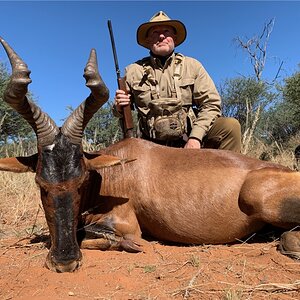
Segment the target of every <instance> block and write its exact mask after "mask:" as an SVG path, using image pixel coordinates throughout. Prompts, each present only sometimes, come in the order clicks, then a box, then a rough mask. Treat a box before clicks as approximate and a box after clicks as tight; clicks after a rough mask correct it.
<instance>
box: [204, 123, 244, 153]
mask: <svg viewBox="0 0 300 300" xmlns="http://www.w3.org/2000/svg"><path fill="white" fill-rule="evenodd" d="M202 148H213V149H222V150H231V151H235V152H241V125H240V123H239V121H238V120H236V119H234V118H226V117H219V118H218V119H217V120H216V121H215V122H214V123H213V125H212V127H211V128H210V130H209V131H208V133H207V134H206V136H205V137H204V138H203V141H202Z"/></svg>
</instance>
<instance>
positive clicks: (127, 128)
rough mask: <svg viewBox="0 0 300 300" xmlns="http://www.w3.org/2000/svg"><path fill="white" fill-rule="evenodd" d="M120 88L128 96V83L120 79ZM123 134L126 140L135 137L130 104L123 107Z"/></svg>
mask: <svg viewBox="0 0 300 300" xmlns="http://www.w3.org/2000/svg"><path fill="white" fill-rule="evenodd" d="M118 87H119V89H120V90H122V91H124V92H125V93H126V94H127V89H126V83H125V80H124V78H122V77H119V78H118ZM122 110H123V133H124V137H125V138H131V137H133V120H132V113H131V107H130V104H129V105H126V106H123V109H122Z"/></svg>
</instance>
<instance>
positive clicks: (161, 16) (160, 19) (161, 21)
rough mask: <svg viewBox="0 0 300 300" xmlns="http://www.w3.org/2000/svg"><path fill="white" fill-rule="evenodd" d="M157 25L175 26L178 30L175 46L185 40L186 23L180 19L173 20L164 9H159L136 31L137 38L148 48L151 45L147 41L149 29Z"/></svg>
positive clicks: (139, 42)
mask: <svg viewBox="0 0 300 300" xmlns="http://www.w3.org/2000/svg"><path fill="white" fill-rule="evenodd" d="M156 25H168V26H172V27H174V29H175V30H176V41H175V46H178V45H180V44H181V43H183V42H184V40H185V38H186V28H185V26H184V24H183V23H182V22H180V21H178V20H171V19H170V18H169V17H168V16H167V15H166V13H164V12H163V11H159V12H158V13H156V14H155V15H154V16H153V17H152V18H151V19H150V21H149V22H147V23H143V24H142V25H140V26H139V28H138V30H137V33H136V38H137V42H138V44H139V45H141V46H143V47H145V48H147V49H148V48H149V45H148V44H147V42H146V41H147V35H148V31H149V29H150V28H151V27H153V26H156Z"/></svg>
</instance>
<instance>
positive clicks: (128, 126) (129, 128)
mask: <svg viewBox="0 0 300 300" xmlns="http://www.w3.org/2000/svg"><path fill="white" fill-rule="evenodd" d="M107 25H108V29H109V35H110V41H111V46H112V50H113V55H114V61H115V67H116V73H117V81H118V88H119V89H120V90H122V91H124V92H125V93H126V94H127V89H126V83H125V78H124V77H121V72H120V69H119V63H118V57H117V51H116V45H115V40H114V34H113V30H112V25H111V20H108V21H107ZM122 110H123V118H122V120H123V124H122V128H123V134H124V138H128V137H129V138H130V137H133V120H132V113H131V107H130V104H129V105H125V106H123V108H122Z"/></svg>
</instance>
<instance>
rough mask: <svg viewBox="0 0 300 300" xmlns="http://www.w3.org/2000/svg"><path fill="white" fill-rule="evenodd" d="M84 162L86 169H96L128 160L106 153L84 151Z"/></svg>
mask: <svg viewBox="0 0 300 300" xmlns="http://www.w3.org/2000/svg"><path fill="white" fill-rule="evenodd" d="M84 156H85V164H86V167H87V169H88V170H97V169H101V168H105V167H112V166H116V165H121V164H125V163H127V162H129V161H132V160H128V159H122V158H119V157H117V156H112V155H106V154H88V153H85V154H84Z"/></svg>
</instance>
